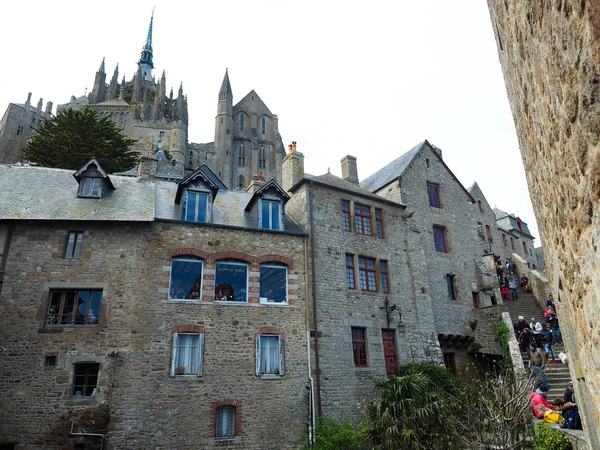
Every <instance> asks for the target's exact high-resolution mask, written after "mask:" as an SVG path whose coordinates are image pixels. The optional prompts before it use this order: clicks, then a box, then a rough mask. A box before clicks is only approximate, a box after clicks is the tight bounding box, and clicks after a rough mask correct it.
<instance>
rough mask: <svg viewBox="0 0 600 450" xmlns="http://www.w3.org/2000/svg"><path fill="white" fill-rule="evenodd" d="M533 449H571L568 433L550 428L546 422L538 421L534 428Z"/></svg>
mask: <svg viewBox="0 0 600 450" xmlns="http://www.w3.org/2000/svg"><path fill="white" fill-rule="evenodd" d="M533 449H534V450H572V449H573V445H572V444H571V441H570V440H569V435H568V434H567V433H565V432H564V431H561V430H556V429H554V428H550V426H549V425H548V424H547V423H544V422H540V423H538V424H537V425H536V426H535V428H534V438H533Z"/></svg>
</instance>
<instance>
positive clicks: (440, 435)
mask: <svg viewBox="0 0 600 450" xmlns="http://www.w3.org/2000/svg"><path fill="white" fill-rule="evenodd" d="M375 389H376V392H377V396H376V398H375V399H374V400H373V401H372V402H371V403H370V404H369V406H368V407H367V411H366V417H365V419H366V423H365V426H366V430H367V431H366V433H367V436H368V437H369V440H370V442H371V444H372V448H373V449H374V450H397V449H403V450H409V449H410V450H426V449H427V450H434V449H440V450H441V449H445V450H447V449H454V448H459V444H458V439H457V437H456V424H455V416H454V414H453V413H454V405H453V401H452V399H451V398H449V397H448V396H447V395H446V394H445V393H443V392H442V391H441V390H440V389H439V388H438V387H437V386H436V385H435V384H434V383H432V381H431V378H430V376H429V375H428V374H426V373H422V372H421V373H418V372H416V373H408V374H407V375H403V376H397V377H394V378H391V379H390V380H385V381H379V382H377V383H376V385H375Z"/></svg>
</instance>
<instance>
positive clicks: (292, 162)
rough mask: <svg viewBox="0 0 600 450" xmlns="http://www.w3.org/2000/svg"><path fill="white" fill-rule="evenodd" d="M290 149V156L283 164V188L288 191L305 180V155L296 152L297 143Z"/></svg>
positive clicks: (290, 146)
mask: <svg viewBox="0 0 600 450" xmlns="http://www.w3.org/2000/svg"><path fill="white" fill-rule="evenodd" d="M288 149H289V151H288V154H287V155H285V158H283V161H282V162H281V184H282V186H281V187H282V188H283V189H284V190H286V191H289V190H290V189H291V188H292V186H294V185H295V184H296V183H298V182H299V181H300V180H301V179H302V178H304V155H303V154H302V153H300V152H299V151H297V150H296V141H294V142H292V143H291V144H290V145H289V146H288Z"/></svg>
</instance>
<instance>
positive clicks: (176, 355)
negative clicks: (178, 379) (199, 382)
mask: <svg viewBox="0 0 600 450" xmlns="http://www.w3.org/2000/svg"><path fill="white" fill-rule="evenodd" d="M203 337H204V335H202V334H192V333H177V334H175V335H174V336H173V360H172V363H171V376H175V375H198V376H200V375H202V343H203Z"/></svg>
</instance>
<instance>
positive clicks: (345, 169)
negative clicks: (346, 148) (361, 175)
mask: <svg viewBox="0 0 600 450" xmlns="http://www.w3.org/2000/svg"><path fill="white" fill-rule="evenodd" d="M341 161H342V178H343V179H344V180H346V181H349V182H350V183H354V184H358V169H357V168H356V157H354V156H350V155H346V156H344V157H343V158H342V160H341Z"/></svg>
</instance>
